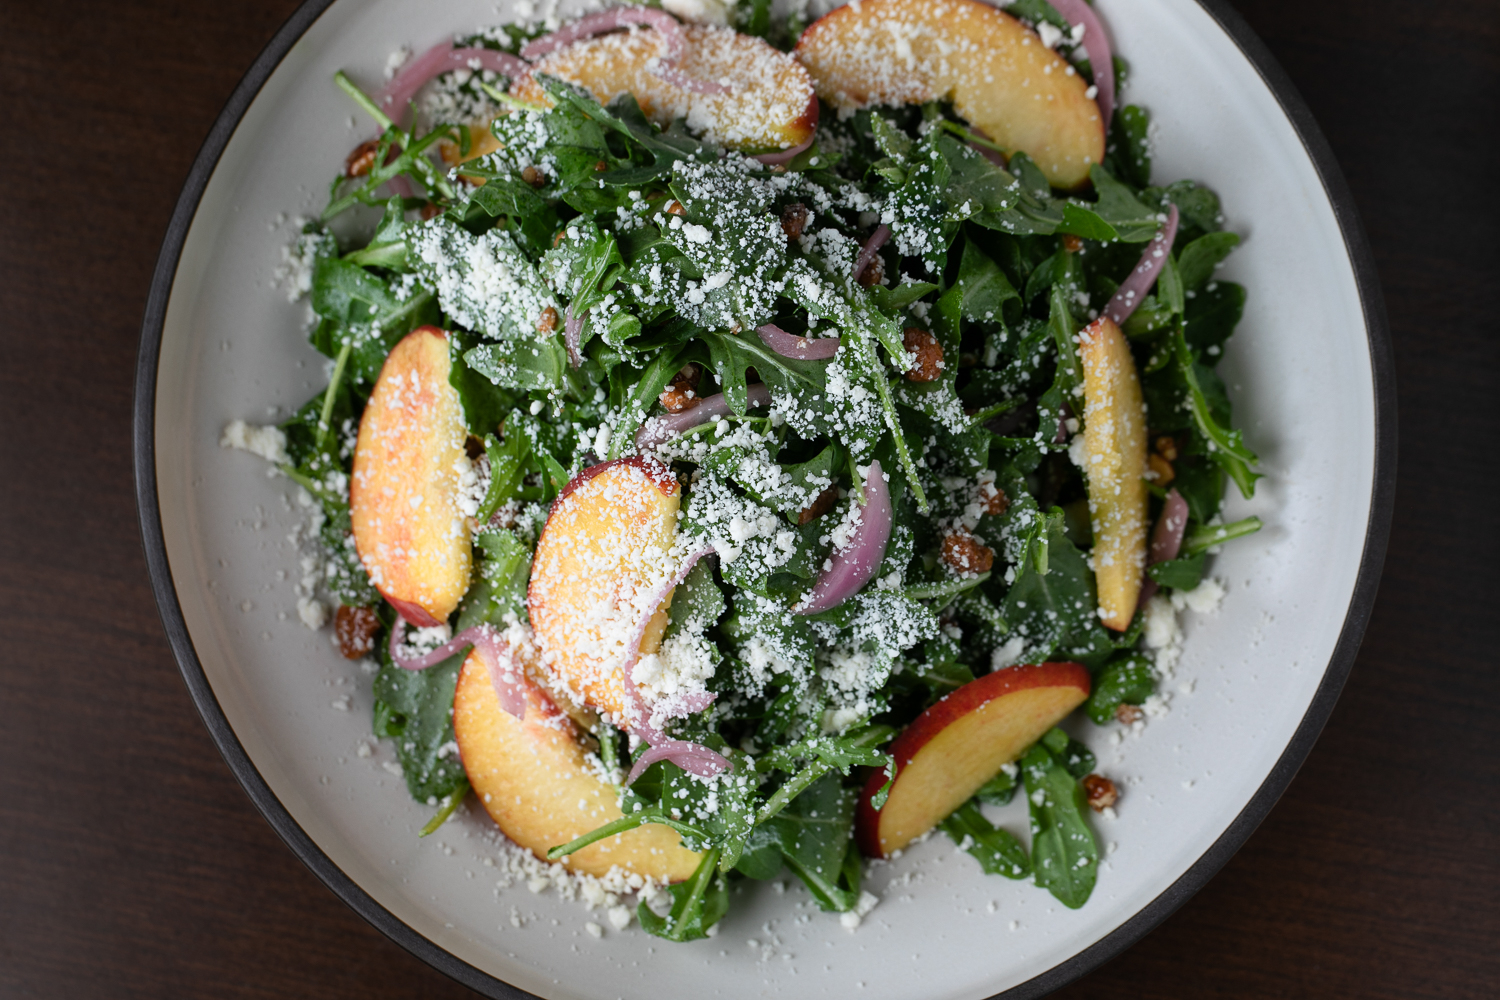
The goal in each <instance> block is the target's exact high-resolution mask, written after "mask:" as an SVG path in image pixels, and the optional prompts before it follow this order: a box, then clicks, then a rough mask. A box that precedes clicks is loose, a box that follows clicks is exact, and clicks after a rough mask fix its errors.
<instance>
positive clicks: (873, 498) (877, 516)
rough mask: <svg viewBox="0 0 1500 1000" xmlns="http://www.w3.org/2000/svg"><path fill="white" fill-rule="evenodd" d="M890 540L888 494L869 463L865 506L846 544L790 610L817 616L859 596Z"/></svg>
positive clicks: (877, 469) (876, 469)
mask: <svg viewBox="0 0 1500 1000" xmlns="http://www.w3.org/2000/svg"><path fill="white" fill-rule="evenodd" d="M890 538H891V491H890V487H889V486H887V485H886V482H885V474H884V473H882V472H881V471H880V463H879V462H871V463H870V468H869V471H868V473H867V474H866V475H865V506H864V510H863V511H862V512H861V514H860V521H859V524H858V525H856V526H855V528H854V532H853V535H852V536H851V537H850V539H849V542H848V544H846V545H845V546H844V547H843V548H842V549H840V550H839V551H837V552H835V553H834V554H833V555H832V556H831V557H830V565H829V566H828V568H827V569H826V570H824V571H823V573H822V574H821V575H820V576H819V577H818V580H817V582H816V583H814V584H813V589H812V590H811V591H809V592H808V594H807V596H806V597H804V598H803V599H802V603H801V604H799V605H797V607H795V608H794V609H793V610H794V611H795V612H796V613H797V614H799V615H812V614H817V613H818V612H819V611H827V610H828V609H829V608H836V607H838V606H839V605H840V604H843V603H844V602H845V601H846V600H848V599H849V598H851V597H853V596H854V595H855V594H857V593H859V590H860V588H861V587H863V586H864V585H865V584H867V583H869V582H870V577H872V576H874V575H875V570H876V569H878V568H879V567H880V561H881V560H882V559H884V558H885V544H886V542H888V541H890Z"/></svg>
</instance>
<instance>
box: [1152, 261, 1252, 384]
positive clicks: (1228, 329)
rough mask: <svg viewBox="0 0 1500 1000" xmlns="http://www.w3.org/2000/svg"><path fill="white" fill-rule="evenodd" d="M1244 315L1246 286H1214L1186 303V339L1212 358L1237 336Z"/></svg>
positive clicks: (1218, 282)
mask: <svg viewBox="0 0 1500 1000" xmlns="http://www.w3.org/2000/svg"><path fill="white" fill-rule="evenodd" d="M1210 235H1219V234H1217V233H1214V234H1210ZM1204 238H1205V239H1207V237H1204ZM1244 312H1245V289H1244V286H1242V285H1237V284H1235V283H1234V282H1232V281H1216V282H1213V283H1212V284H1210V285H1209V286H1208V287H1207V288H1203V289H1199V290H1198V291H1197V292H1196V293H1195V294H1194V295H1193V297H1192V298H1190V299H1188V300H1187V309H1186V311H1185V312H1184V315H1183V328H1182V332H1183V336H1184V337H1185V338H1186V339H1187V342H1188V343H1189V344H1190V345H1192V346H1193V347H1194V348H1196V349H1197V350H1200V351H1203V352H1205V353H1207V354H1208V355H1209V356H1210V357H1212V356H1214V355H1216V354H1218V353H1219V352H1220V351H1221V350H1222V349H1223V347H1224V342H1225V341H1226V340H1228V339H1229V337H1230V335H1231V334H1233V333H1234V328H1235V327H1236V326H1237V325H1238V324H1239V321H1240V317H1241V316H1243V315H1244ZM1134 318H1135V317H1134V316H1132V317H1131V319H1134Z"/></svg>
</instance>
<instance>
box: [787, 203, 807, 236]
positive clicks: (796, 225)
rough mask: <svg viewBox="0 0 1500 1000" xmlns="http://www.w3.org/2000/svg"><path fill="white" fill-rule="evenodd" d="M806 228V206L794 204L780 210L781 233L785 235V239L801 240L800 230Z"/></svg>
mask: <svg viewBox="0 0 1500 1000" xmlns="http://www.w3.org/2000/svg"><path fill="white" fill-rule="evenodd" d="M806 226H807V206H806V205H804V204H802V203H801V202H800V201H799V202H794V203H792V204H790V205H788V206H787V207H786V208H783V209H782V210H781V231H782V232H783V233H786V238H787V239H789V240H796V239H801V238H802V230H803V229H804V228H805V227H806Z"/></svg>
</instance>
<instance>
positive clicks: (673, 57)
mask: <svg viewBox="0 0 1500 1000" xmlns="http://www.w3.org/2000/svg"><path fill="white" fill-rule="evenodd" d="M632 24H646V25H650V26H651V27H653V28H655V29H656V30H657V31H659V32H661V35H662V38H663V40H664V41H665V42H666V44H667V51H666V53H665V54H663V55H662V56H661V57H659V58H657V59H653V60H651V62H650V63H648V64H647V69H649V70H650V72H651V73H653V74H654V75H656V76H657V77H659V78H661V79H662V80H665V81H666V82H667V83H670V84H672V85H673V86H674V87H681V88H682V89H683V90H688V91H691V92H693V93H695V94H727V93H728V92H729V88H728V87H726V86H724V85H723V84H722V83H717V82H715V81H712V80H700V79H698V78H697V77H693V76H689V75H687V74H686V73H684V72H683V71H682V70H680V69H678V68H677V60H679V59H681V58H682V43H683V38H682V26H681V25H680V24H678V23H677V19H676V18H674V17H673V16H672V15H670V14H668V13H666V12H665V11H660V10H653V9H651V8H650V7H612V8H610V9H609V10H605V11H600V12H599V13H597V14H589V15H587V16H586V17H581V18H579V19H578V20H576V21H574V22H573V23H572V24H570V25H568V26H567V27H566V28H560V29H558V30H557V31H554V32H552V33H551V34H550V35H543V36H542V37H541V38H538V39H536V40H535V41H532V42H530V43H528V44H527V45H526V47H525V48H523V49H522V50H521V56H522V58H524V59H529V60H531V61H532V62H535V61H536V60H537V59H538V58H540V57H542V56H544V55H547V54H548V53H549V52H556V51H557V50H558V49H560V48H563V47H564V46H567V45H572V44H573V43H574V42H577V41H581V40H583V39H585V38H592V37H593V36H595V35H602V34H604V33H605V32H609V31H615V30H617V29H619V28H628V27H630V26H631V25H632Z"/></svg>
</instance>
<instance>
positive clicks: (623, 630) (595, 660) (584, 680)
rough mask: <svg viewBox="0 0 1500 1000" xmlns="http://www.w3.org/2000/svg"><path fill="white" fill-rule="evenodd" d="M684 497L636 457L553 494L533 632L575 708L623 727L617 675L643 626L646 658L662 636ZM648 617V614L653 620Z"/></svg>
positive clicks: (533, 602)
mask: <svg viewBox="0 0 1500 1000" xmlns="http://www.w3.org/2000/svg"><path fill="white" fill-rule="evenodd" d="M681 499H682V490H681V487H679V486H678V484H677V478H676V476H674V475H673V474H672V470H671V469H669V468H668V467H667V466H666V465H664V464H662V463H661V462H658V461H656V460H655V459H652V458H643V457H640V456H636V457H633V458H622V459H618V460H616V461H613V462H605V463H604V464H602V465H596V466H594V467H593V468H590V469H585V470H584V471H582V472H580V473H579V474H578V475H577V476H575V477H574V478H573V481H572V482H570V483H568V485H567V486H566V487H565V488H564V489H563V491H562V492H561V493H559V494H558V496H557V499H556V500H555V501H554V502H553V504H552V510H551V511H550V512H549V513H548V515H547V524H546V526H545V527H544V528H543V529H542V537H541V538H539V539H538V540H537V543H536V555H535V557H534V558H533V560H532V563H531V584H530V587H529V589H528V590H527V594H526V604H527V608H528V610H529V611H530V613H531V626H532V628H533V629H535V630H536V636H537V640H538V643H539V644H540V645H541V647H542V649H543V651H544V658H545V661H546V663H547V666H548V668H549V669H550V670H551V672H552V674H553V676H555V677H556V678H557V679H558V681H559V682H560V683H561V684H562V685H563V686H564V687H565V688H566V689H567V690H568V691H570V692H571V693H572V694H573V695H574V696H575V697H576V698H577V700H579V701H581V702H583V703H584V704H586V705H589V706H590V707H593V708H596V709H599V710H601V711H605V712H608V713H610V714H611V715H612V716H614V718H615V719H617V720H626V721H629V720H630V718H631V713H630V705H631V702H630V699H629V698H628V696H627V695H626V692H625V684H624V676H623V673H624V672H623V670H622V669H621V668H622V665H623V664H624V663H625V662H626V660H627V659H633V657H629V656H628V655H627V654H629V653H630V652H632V650H630V648H629V645H630V643H631V642H632V641H635V639H636V635H637V634H638V632H637V630H638V628H639V625H640V622H641V620H642V619H643V618H645V617H646V616H648V615H649V616H650V618H649V621H648V622H647V625H646V629H645V633H644V635H641V636H640V638H639V640H638V647H637V648H638V649H639V650H640V652H641V653H642V654H645V653H654V652H656V651H657V650H658V649H659V648H660V647H661V639H662V634H663V633H664V632H665V631H666V627H667V614H666V608H667V606H668V605H669V604H670V603H671V600H672V598H671V593H670V591H669V592H668V593H667V594H666V597H665V600H663V599H661V597H660V591H661V583H662V581H663V580H665V579H667V578H668V577H669V570H670V568H671V567H670V566H669V565H668V560H669V559H670V558H671V556H670V553H671V549H672V542H673V540H674V539H675V538H676V535H677V510H678V506H679V504H680V503H681ZM653 609H654V611H653Z"/></svg>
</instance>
